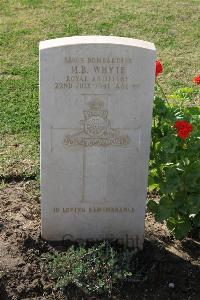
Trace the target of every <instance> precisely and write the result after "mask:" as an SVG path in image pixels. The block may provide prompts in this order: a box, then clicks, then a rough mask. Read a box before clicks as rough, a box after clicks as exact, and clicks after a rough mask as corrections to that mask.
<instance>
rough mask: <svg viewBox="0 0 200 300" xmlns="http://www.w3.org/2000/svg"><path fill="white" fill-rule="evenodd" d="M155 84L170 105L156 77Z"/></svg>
mask: <svg viewBox="0 0 200 300" xmlns="http://www.w3.org/2000/svg"><path fill="white" fill-rule="evenodd" d="M156 84H157V86H158V87H159V89H160V91H161V94H162V95H163V96H164V98H165V101H166V102H167V104H168V105H169V106H170V103H169V101H168V100H167V96H166V95H165V92H164V91H163V88H162V87H161V85H160V84H159V83H158V81H157V79H156Z"/></svg>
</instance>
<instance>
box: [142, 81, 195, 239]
mask: <svg viewBox="0 0 200 300" xmlns="http://www.w3.org/2000/svg"><path fill="white" fill-rule="evenodd" d="M156 94H157V95H156V97H155V99H154V110H153V127H152V144H151V155H150V172H149V190H150V191H152V190H153V189H156V190H157V191H158V192H159V195H160V201H154V200H149V201H148V209H149V211H150V212H152V213H153V214H154V216H155V219H156V221H158V222H163V221H166V224H167V227H168V228H169V229H170V231H171V232H172V233H173V234H174V235H175V237H176V238H177V239H183V238H184V237H186V236H187V235H188V234H189V233H191V232H192V231H193V232H194V231H196V232H197V231H198V230H199V228H200V107H198V106H196V107H194V106H189V105H188V104H189V103H191V101H192V100H193V99H194V97H195V96H197V95H198V94H199V91H198V90H197V89H196V88H182V89H179V90H178V91H176V92H175V93H174V94H173V95H171V96H170V97H168V99H172V100H170V103H169V102H168V99H167V97H166V96H165V94H164V92H163V91H162V88H161V87H160V85H158V83H157V87H156ZM160 94H161V96H159V95H160ZM174 100H175V101H174ZM173 101H174V103H173ZM194 103H195V102H194ZM186 104H187V105H186ZM180 121H182V122H180Z"/></svg>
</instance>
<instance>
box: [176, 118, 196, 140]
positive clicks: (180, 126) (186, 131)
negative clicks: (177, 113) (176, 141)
mask: <svg viewBox="0 0 200 300" xmlns="http://www.w3.org/2000/svg"><path fill="white" fill-rule="evenodd" d="M174 127H175V128H176V130H177V134H178V136H179V137H180V138H182V139H183V140H185V139H186V138H187V137H188V136H189V135H190V132H191V131H192V125H191V124H190V123H189V122H187V121H183V120H178V121H176V123H175V125H174Z"/></svg>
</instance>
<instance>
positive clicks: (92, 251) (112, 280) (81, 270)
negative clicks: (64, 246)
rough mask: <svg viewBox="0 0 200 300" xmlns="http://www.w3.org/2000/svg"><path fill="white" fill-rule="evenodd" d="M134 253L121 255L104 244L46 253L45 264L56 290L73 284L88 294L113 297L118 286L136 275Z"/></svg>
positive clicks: (128, 252) (72, 247) (124, 252)
mask: <svg viewBox="0 0 200 300" xmlns="http://www.w3.org/2000/svg"><path fill="white" fill-rule="evenodd" d="M134 254H135V251H134V250H128V249H126V251H125V250H124V251H120V252H117V251H116V250H114V248H112V247H111V246H110V245H109V244H108V242H107V243H106V242H103V243H101V244H99V245H96V246H93V247H90V248H87V247H83V246H80V247H76V248H75V247H74V246H71V247H70V248H69V249H68V250H67V251H66V252H62V253H59V252H55V253H48V254H45V255H44V256H43V261H44V262H45V264H43V265H47V266H48V272H49V274H50V277H51V278H52V279H53V280H54V281H55V282H56V284H55V289H64V288H65V287H68V286H69V285H71V284H73V285H75V286H77V287H78V288H80V289H81V290H82V291H83V292H85V293H86V294H92V293H94V294H110V293H111V291H112V289H113V285H114V284H116V283H117V282H120V281H124V280H126V279H127V278H130V277H131V276H132V272H131V270H130V266H131V260H132V258H133V256H134ZM46 263H47V264H46Z"/></svg>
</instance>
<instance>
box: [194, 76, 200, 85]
mask: <svg viewBox="0 0 200 300" xmlns="http://www.w3.org/2000/svg"><path fill="white" fill-rule="evenodd" d="M192 81H193V82H194V83H196V84H200V75H198V76H195V77H194V78H193V80H192Z"/></svg>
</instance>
